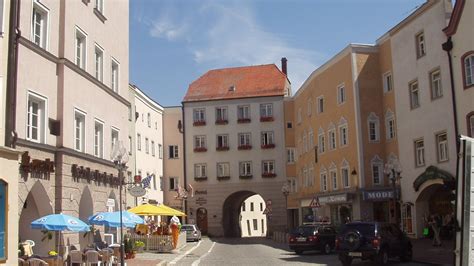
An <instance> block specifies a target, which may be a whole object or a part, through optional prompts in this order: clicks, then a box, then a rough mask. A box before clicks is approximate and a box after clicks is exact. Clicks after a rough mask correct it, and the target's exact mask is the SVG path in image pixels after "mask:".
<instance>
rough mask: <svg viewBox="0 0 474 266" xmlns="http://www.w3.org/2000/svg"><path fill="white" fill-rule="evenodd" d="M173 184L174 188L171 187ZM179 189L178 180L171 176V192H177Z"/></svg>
mask: <svg viewBox="0 0 474 266" xmlns="http://www.w3.org/2000/svg"><path fill="white" fill-rule="evenodd" d="M171 184H173V186H171ZM177 188H178V178H177V177H174V176H171V177H170V178H169V191H175V190H176V189H177Z"/></svg>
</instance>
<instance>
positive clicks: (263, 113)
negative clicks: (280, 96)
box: [260, 103, 273, 118]
mask: <svg viewBox="0 0 474 266" xmlns="http://www.w3.org/2000/svg"><path fill="white" fill-rule="evenodd" d="M270 117H273V103H261V104H260V118H270Z"/></svg>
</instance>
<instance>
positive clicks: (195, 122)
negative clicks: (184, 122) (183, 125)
mask: <svg viewBox="0 0 474 266" xmlns="http://www.w3.org/2000/svg"><path fill="white" fill-rule="evenodd" d="M205 125H206V121H194V123H193V126H195V127H200V126H205Z"/></svg>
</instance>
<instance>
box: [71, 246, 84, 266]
mask: <svg viewBox="0 0 474 266" xmlns="http://www.w3.org/2000/svg"><path fill="white" fill-rule="evenodd" d="M82 255H83V254H82V252H81V251H80V250H71V251H69V265H75V264H79V265H81V266H82V264H83V263H84V262H83V260H82Z"/></svg>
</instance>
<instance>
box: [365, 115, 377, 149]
mask: <svg viewBox="0 0 474 266" xmlns="http://www.w3.org/2000/svg"><path fill="white" fill-rule="evenodd" d="M367 123H368V133H369V142H377V141H379V140H380V126H379V124H380V122H379V118H378V116H377V115H376V114H375V113H373V112H372V113H370V115H369V117H368V118H367Z"/></svg>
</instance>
